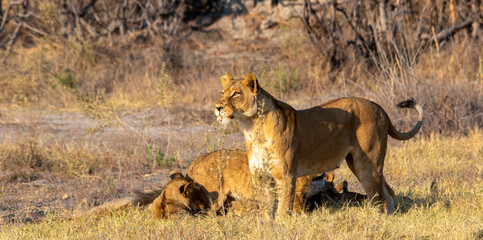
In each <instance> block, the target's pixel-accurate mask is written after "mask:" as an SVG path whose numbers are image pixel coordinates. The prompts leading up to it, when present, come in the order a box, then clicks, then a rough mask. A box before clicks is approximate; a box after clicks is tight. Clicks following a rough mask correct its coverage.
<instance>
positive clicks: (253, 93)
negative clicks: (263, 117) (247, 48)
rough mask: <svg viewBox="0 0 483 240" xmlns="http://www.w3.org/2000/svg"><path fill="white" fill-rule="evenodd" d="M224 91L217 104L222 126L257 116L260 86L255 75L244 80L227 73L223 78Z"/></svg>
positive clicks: (247, 76)
mask: <svg viewBox="0 0 483 240" xmlns="http://www.w3.org/2000/svg"><path fill="white" fill-rule="evenodd" d="M221 83H222V84H223V90H222V91H221V92H220V93H221V97H220V99H219V100H218V102H216V111H215V114H216V117H217V120H218V121H219V122H221V123H222V124H226V123H228V122H229V121H230V120H231V119H238V120H241V119H243V118H251V117H253V116H255V115H256V114H257V110H258V107H257V95H258V94H259V92H260V86H259V85H258V81H257V79H256V78H255V76H254V75H253V74H251V73H250V74H248V75H246V76H245V78H243V79H233V77H232V76H231V75H230V74H229V73H226V74H225V75H224V76H223V77H221Z"/></svg>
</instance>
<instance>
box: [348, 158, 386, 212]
mask: <svg viewBox="0 0 483 240" xmlns="http://www.w3.org/2000/svg"><path fill="white" fill-rule="evenodd" d="M354 155H355V154H349V155H348V156H347V157H346V161H347V166H349V168H350V169H351V171H352V172H353V173H354V174H355V175H356V177H357V179H359V182H360V183H361V184H362V187H363V188H364V191H365V192H366V194H367V197H368V198H369V199H371V200H372V201H373V202H376V203H384V205H385V207H386V209H387V213H388V214H391V213H392V212H393V211H394V208H395V206H394V203H395V201H394V191H393V190H392V189H391V187H389V185H388V184H387V183H386V181H385V179H384V176H383V175H382V168H381V169H377V168H376V166H375V164H373V161H371V158H370V157H369V156H367V155H362V156H357V155H356V156H357V157H355V156H354ZM375 155H378V154H375ZM376 159H377V158H376Z"/></svg>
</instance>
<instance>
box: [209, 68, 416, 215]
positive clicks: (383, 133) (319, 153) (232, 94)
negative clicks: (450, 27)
mask: <svg viewBox="0 0 483 240" xmlns="http://www.w3.org/2000/svg"><path fill="white" fill-rule="evenodd" d="M221 82H222V85H223V89H222V91H221V97H220V99H219V100H218V101H217V103H216V110H215V113H216V116H217V119H218V121H219V122H221V123H222V124H225V123H228V122H230V121H231V120H233V119H235V120H236V121H238V122H239V123H240V126H241V128H242V129H243V134H244V136H245V146H246V149H247V154H248V159H249V166H250V171H251V172H252V174H254V175H255V174H256V172H258V171H260V170H265V171H267V170H268V171H269V172H270V173H271V175H272V176H273V178H275V180H276V183H277V184H278V187H277V189H279V190H278V208H277V214H278V215H279V216H280V215H284V214H287V213H289V212H291V210H292V206H293V202H294V197H295V192H296V190H295V189H296V179H297V178H299V177H303V176H307V175H314V174H320V173H322V172H327V171H331V170H333V169H335V168H337V167H338V166H340V164H341V163H342V161H344V159H345V160H346V162H347V165H348V166H349V168H350V169H351V171H352V172H353V173H354V174H355V175H356V176H357V179H359V181H360V182H361V184H362V186H363V188H364V191H365V192H366V194H367V195H368V196H369V198H370V199H373V200H376V201H378V202H379V201H380V202H384V203H385V207H386V209H387V212H388V213H392V212H393V211H394V209H395V201H394V191H393V190H392V189H391V187H389V185H388V184H387V182H386V180H385V178H384V176H383V167H384V158H385V155H386V149H387V137H388V135H389V136H391V137H392V138H395V139H397V140H407V139H410V138H412V137H413V136H414V135H416V133H417V132H418V131H419V129H420V128H421V126H422V123H423V109H422V107H421V105H419V104H418V103H417V102H416V101H414V100H413V99H409V100H406V101H403V102H401V103H399V104H398V106H399V107H401V108H414V109H416V110H417V111H418V112H419V120H418V122H417V124H416V126H415V127H414V128H413V129H412V130H411V131H409V132H405V133H403V132H400V131H398V130H397V129H396V128H395V127H394V125H393V124H392V123H391V120H390V119H389V116H388V115H387V113H386V112H385V111H384V110H383V109H382V107H380V106H379V105H377V104H376V103H374V102H371V101H369V100H367V99H363V98H355V97H347V98H340V99H336V100H332V101H330V102H327V103H325V104H323V105H320V106H315V107H312V108H309V109H304V110H295V109H294V108H292V107H291V106H290V105H288V104H286V103H284V102H282V101H280V100H277V99H276V98H274V97H273V96H272V95H270V94H269V93H268V92H267V91H265V90H264V89H263V88H261V86H260V84H259V82H258V80H257V79H256V78H255V76H254V75H253V74H248V75H246V76H245V78H243V79H233V77H232V76H230V74H228V73H227V74H225V75H224V76H223V77H222V78H221Z"/></svg>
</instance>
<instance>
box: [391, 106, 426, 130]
mask: <svg viewBox="0 0 483 240" xmlns="http://www.w3.org/2000/svg"><path fill="white" fill-rule="evenodd" d="M397 106H398V107H400V108H414V109H416V110H417V111H418V113H419V119H418V123H416V126H414V127H413V129H411V131H409V132H405V133H403V132H400V131H398V130H397V129H396V128H395V127H394V125H393V124H392V123H391V124H389V136H391V137H393V138H394V139H397V140H408V139H410V138H412V137H414V135H416V133H418V132H419V129H421V126H422V125H423V107H422V106H421V105H420V104H419V103H417V102H416V100H414V99H413V98H411V99H408V100H405V101H402V102H400V103H398V104H397Z"/></svg>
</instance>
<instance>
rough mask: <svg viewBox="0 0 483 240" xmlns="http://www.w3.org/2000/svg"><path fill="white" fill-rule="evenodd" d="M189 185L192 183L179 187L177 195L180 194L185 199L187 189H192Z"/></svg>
mask: <svg viewBox="0 0 483 240" xmlns="http://www.w3.org/2000/svg"><path fill="white" fill-rule="evenodd" d="M191 185H192V183H187V184H183V185H182V186H181V187H179V193H181V195H183V197H186V194H188V191H189V188H190V187H192V186H191Z"/></svg>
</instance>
